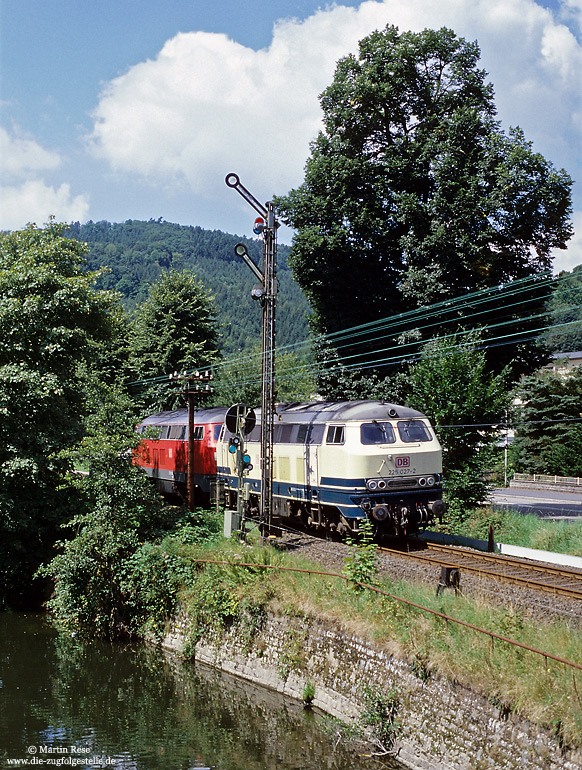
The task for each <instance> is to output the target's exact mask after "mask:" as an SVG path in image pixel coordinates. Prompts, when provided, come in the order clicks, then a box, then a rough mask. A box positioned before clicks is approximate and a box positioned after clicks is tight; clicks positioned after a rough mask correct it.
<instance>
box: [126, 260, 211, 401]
mask: <svg viewBox="0 0 582 770" xmlns="http://www.w3.org/2000/svg"><path fill="white" fill-rule="evenodd" d="M218 339H219V336H218V324H217V321H216V313H215V308H214V303H213V298H212V296H211V295H210V293H209V292H208V291H207V289H206V288H205V287H204V285H203V284H202V282H201V281H199V280H198V278H196V276H195V275H194V273H192V272H190V271H184V272H182V273H179V272H177V271H175V270H170V271H168V272H166V273H163V274H162V276H161V277H160V278H159V279H158V280H157V281H156V282H155V283H154V284H152V286H151V287H150V290H149V294H148V298H147V299H146V301H145V302H143V303H142V304H141V305H139V306H138V308H137V310H136V312H135V315H134V319H133V324H132V333H131V335H130V348H131V354H132V362H133V368H134V371H135V377H136V379H151V378H157V377H160V378H164V379H165V378H167V376H168V375H169V374H171V373H172V372H174V371H178V372H182V371H184V370H190V369H193V368H196V367H204V366H209V365H210V364H211V363H213V362H214V361H215V360H216V359H217V357H218ZM164 384H165V382H164ZM164 398H165V396H164V392H163V389H162V390H160V389H159V388H154V390H152V391H151V393H150V398H149V402H150V403H151V404H154V403H157V404H158V405H159V406H161V405H162V402H163V400H164Z"/></svg>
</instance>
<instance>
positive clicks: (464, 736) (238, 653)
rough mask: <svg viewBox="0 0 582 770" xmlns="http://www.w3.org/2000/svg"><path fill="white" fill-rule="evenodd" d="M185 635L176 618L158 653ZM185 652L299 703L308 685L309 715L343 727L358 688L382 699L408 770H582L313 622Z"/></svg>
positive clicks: (177, 647)
mask: <svg viewBox="0 0 582 770" xmlns="http://www.w3.org/2000/svg"><path fill="white" fill-rule="evenodd" d="M189 628H190V624H189V620H188V618H187V617H186V616H185V615H180V616H178V617H177V618H176V620H175V622H174V624H173V625H172V627H171V628H170V629H169V631H168V633H167V634H166V636H165V638H164V640H163V643H162V644H163V646H164V647H165V648H167V649H171V650H173V651H175V652H177V653H178V654H181V655H183V654H184V651H185V649H188V637H189ZM189 651H191V650H189ZM193 651H194V658H195V659H196V660H198V661H202V662H204V663H206V664H209V665H211V666H215V667H217V668H220V669H222V670H224V671H228V672H229V673H231V674H234V675H236V676H239V677H242V678H243V679H246V680H249V681H252V682H257V683H260V684H262V685H265V686H267V687H270V688H273V689H274V690H276V691H277V692H280V693H283V694H285V695H288V696H291V697H293V698H298V699H300V700H301V699H303V695H304V691H305V686H306V684H307V683H309V684H310V685H312V686H313V688H314V697H313V705H314V706H315V707H318V708H320V709H322V710H323V711H325V712H327V713H328V714H331V715H332V716H335V717H337V718H339V719H342V720H344V721H349V720H351V719H355V718H357V716H358V715H359V714H361V713H362V710H363V698H362V686H363V685H364V684H365V683H367V684H369V685H371V686H378V687H381V688H382V690H383V691H384V692H385V693H389V692H392V693H393V694H395V695H396V697H397V699H398V701H397V702H398V705H397V709H396V729H395V732H394V735H395V742H394V746H393V749H394V753H395V755H397V757H398V759H399V760H400V761H401V762H402V763H404V764H405V765H407V766H408V767H410V768H412V769H413V770H489V769H490V768H491V769H494V770H582V751H576V752H573V751H564V750H562V749H561V748H560V746H559V744H558V741H557V740H556V739H555V738H554V737H553V736H552V735H551V734H550V733H549V731H543V730H540V729H539V728H538V727H537V726H535V725H532V724H530V723H529V722H527V721H523V720H520V719H519V718H517V717H515V716H514V715H511V714H510V715H505V714H503V713H501V712H500V711H499V709H497V708H496V707H495V706H494V705H492V704H491V703H489V701H488V700H487V699H486V698H484V697H482V696H480V695H478V694H476V693H473V692H471V691H470V690H468V689H466V688H464V687H461V686H460V685H456V684H454V683H452V682H450V681H448V680H445V679H442V678H438V677H434V676H433V677H430V678H429V679H428V680H423V679H422V678H420V677H419V676H417V675H416V674H414V673H413V672H412V671H411V668H410V666H409V665H408V664H407V663H405V662H403V661H401V660H399V659H397V658H395V657H393V656H391V655H390V654H389V653H387V652H386V651H384V650H382V649H379V648H376V647H375V646H374V645H373V644H371V643H369V642H364V641H362V640H361V639H358V638H357V637H355V636H350V635H346V634H345V633H343V632H342V631H341V630H340V629H339V628H337V627H333V626H331V625H329V624H327V623H323V622H321V621H318V620H313V619H305V618H297V617H287V616H269V617H268V618H265V619H264V622H263V623H262V626H261V627H260V628H257V626H256V624H254V625H253V624H248V625H245V624H244V623H243V624H241V625H237V626H234V627H233V628H232V629H231V630H230V631H229V632H227V633H226V634H225V636H223V637H221V639H220V641H217V642H212V641H205V640H202V641H200V642H198V643H197V644H196V645H195V648H193Z"/></svg>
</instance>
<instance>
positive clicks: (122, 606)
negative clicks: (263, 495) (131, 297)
mask: <svg viewBox="0 0 582 770" xmlns="http://www.w3.org/2000/svg"><path fill="white" fill-rule="evenodd" d="M87 391H88V397H89V399H90V401H91V406H92V409H91V413H90V415H89V417H88V419H87V421H86V432H85V435H84V436H83V438H82V440H81V441H80V442H79V443H78V444H77V446H75V447H74V448H73V449H72V450H71V451H70V454H71V457H72V458H73V459H74V460H75V462H76V464H81V465H82V466H83V467H84V468H85V469H86V473H85V474H84V475H73V476H72V477H71V478H70V480H69V481H70V484H71V486H72V488H74V490H75V493H76V495H77V504H76V506H75V510H74V516H73V517H72V518H71V519H70V520H69V521H67V522H65V523H64V525H63V526H64V529H65V531H67V532H68V533H71V534H70V536H69V537H68V538H67V539H66V540H64V541H63V542H61V543H59V553H58V554H57V555H56V556H54V558H53V559H52V561H51V562H50V563H49V564H46V565H45V566H43V567H42V568H41V572H42V574H44V575H46V576H48V577H50V578H51V579H52V581H53V583H54V593H53V596H52V598H51V600H50V601H49V603H48V606H49V609H50V610H51V611H52V612H53V615H54V617H55V618H56V619H57V621H58V622H59V623H60V624H61V625H62V626H64V627H65V628H68V629H69V630H75V631H80V632H82V633H87V634H89V635H91V636H99V637H105V638H110V639H111V638H114V637H116V636H119V635H132V634H133V633H135V631H136V626H137V625H138V624H139V622H140V621H143V620H144V614H145V615H147V612H146V613H144V611H143V610H144V604H147V603H148V602H149V601H150V599H151V598H152V596H153V595H154V594H155V598H156V600H157V601H156V606H155V607H148V609H149V610H151V616H152V617H153V616H154V614H155V613H156V612H159V611H160V610H161V611H162V613H163V612H164V610H166V609H169V604H168V602H170V601H171V600H170V598H169V594H170V593H171V590H172V587H173V583H172V578H171V575H169V573H168V569H167V567H168V565H167V564H166V563H165V561H164V558H163V554H162V553H161V552H160V551H159V550H158V549H156V548H153V547H151V546H150V545H148V544H147V543H144V541H146V540H148V539H149V538H151V537H152V536H153V535H154V534H155V533H157V532H159V531H161V530H162V529H163V525H164V524H167V523H168V522H169V521H171V518H172V517H171V515H169V514H167V513H165V512H164V511H163V509H162V502H161V499H160V498H159V497H158V495H157V493H156V492H155V490H154V487H153V486H152V485H151V483H150V481H149V479H148V478H147V476H146V475H145V474H144V473H143V470H142V469H141V468H139V467H137V466H136V465H134V464H133V463H132V457H133V453H134V452H135V451H136V450H137V445H138V443H139V438H138V437H137V436H136V433H135V431H134V428H133V426H134V425H135V414H134V408H135V407H134V405H133V404H132V402H131V400H130V399H129V398H128V397H127V395H126V394H125V393H124V392H123V391H122V389H121V388H119V387H118V386H115V385H108V384H106V383H103V382H102V381H101V380H99V378H97V377H89V378H88V382H87Z"/></svg>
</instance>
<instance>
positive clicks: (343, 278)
mask: <svg viewBox="0 0 582 770" xmlns="http://www.w3.org/2000/svg"><path fill="white" fill-rule="evenodd" d="M479 55H480V51H479V47H478V45H477V43H468V42H466V41H465V40H463V39H462V38H458V37H456V35H455V34H454V33H453V32H452V31H451V30H448V29H441V30H439V31H434V30H425V31H424V32H421V33H418V34H416V33H412V32H403V33H399V32H398V30H397V28H395V27H393V26H388V27H386V29H385V30H383V31H376V32H374V33H373V34H371V35H370V36H369V37H367V38H365V39H364V40H362V41H361V42H360V46H359V56H358V57H356V56H353V55H350V56H347V57H345V58H344V59H341V60H340V61H339V62H338V65H337V68H336V72H335V77H334V80H333V82H332V84H331V85H330V86H329V87H328V88H327V89H326V90H325V91H324V92H323V94H322V97H321V105H322V108H323V114H324V130H323V131H322V132H321V133H320V134H319V136H318V137H317V139H316V140H315V142H314V143H313V144H312V148H311V156H310V158H309V159H308V161H307V165H306V171H305V180H304V182H303V184H302V185H301V186H300V187H298V188H297V189H295V190H292V191H291V192H290V193H289V194H288V195H287V196H286V197H283V198H279V199H277V205H278V209H279V212H280V215H281V217H282V219H283V220H284V221H285V222H286V223H287V224H289V225H291V226H292V227H294V228H295V229H296V231H297V233H296V235H295V238H294V241H293V246H292V249H291V254H290V258H289V264H290V265H291V267H292V269H293V273H294V276H295V279H296V280H297V282H298V283H299V284H300V286H301V287H302V288H303V290H304V291H305V292H306V294H307V297H308V299H309V300H310V302H311V304H312V306H313V308H314V316H313V319H312V320H313V325H314V327H315V329H316V331H317V332H320V333H323V334H329V333H332V332H336V331H338V330H342V329H347V328H350V327H353V326H355V325H359V324H364V323H367V322H372V321H375V320H377V319H378V318H382V317H385V316H387V315H394V314H397V313H399V312H401V311H404V310H410V309H413V308H418V307H422V306H425V305H427V304H430V303H433V302H435V301H436V300H438V301H441V300H445V299H447V298H451V297H458V296H461V295H463V294H465V293H468V292H471V291H475V290H477V289H480V288H484V287H491V286H496V285H499V284H501V283H504V282H507V281H511V280H514V279H518V278H522V277H526V276H537V275H539V274H543V273H544V272H546V271H547V270H549V268H550V265H551V255H550V254H551V250H552V249H553V248H564V247H565V243H566V241H567V240H568V239H569V238H570V237H571V234H572V229H571V225H570V223H569V215H570V212H571V203H570V187H571V184H572V182H571V179H570V178H569V176H568V175H567V174H566V172H565V171H563V170H562V171H556V170H555V169H554V168H553V167H552V165H551V163H549V162H548V161H546V160H545V159H544V158H543V157H542V156H541V155H539V154H537V153H534V152H533V150H532V147H531V144H530V143H529V142H527V141H526V139H525V137H524V135H523V132H522V131H521V130H520V129H518V128H516V129H512V130H511V131H510V132H509V134H508V135H505V134H504V133H503V132H502V130H501V128H500V126H499V124H498V123H497V122H496V121H495V119H494V115H495V106H494V99H493V87H492V85H491V84H487V83H486V82H485V77H486V73H485V72H484V71H483V70H480V69H478V66H477V64H478V59H479ZM544 298H545V292H544V291H541V290H540V291H536V288H535V285H534V286H533V289H532V296H531V301H530V302H529V303H528V305H527V311H526V312H522V313H521V315H522V316H524V318H522V319H521V320H519V321H518V319H519V317H520V312H519V311H517V310H515V309H514V310H511V311H510V310H507V311H504V314H505V317H506V318H508V319H509V318H511V317H514V318H515V325H514V329H513V330H514V331H515V329H517V328H518V326H519V328H521V329H527V328H530V329H533V328H535V327H536V325H539V321H528V320H527V316H532V315H534V314H535V313H536V312H541V311H542V310H543V303H544ZM466 312H469V311H468V308H466V309H465V312H463V311H461V312H460V313H459V317H457V319H456V320H455V321H454V322H451V325H450V327H449V328H450V329H451V330H452V331H454V330H455V328H457V325H458V324H459V323H462V316H463V315H464V314H465V313H466ZM490 315H491V317H494V318H496V319H497V320H499V315H500V312H499V307H498V306H497V305H496V304H495V302H492V304H491V306H490ZM411 326H412V328H414V326H415V322H414V321H413V320H412V321H411ZM418 336H419V341H420V342H422V341H423V340H424V341H426V339H427V336H431V333H429V334H428V335H427V334H423V333H420V334H419V335H418ZM395 342H396V340H393V343H395ZM382 345H383V346H386V345H387V340H386V338H384V339H383V341H382ZM356 347H357V349H359V350H365V349H368V350H370V351H373V350H374V349H376V348H377V347H378V343H377V342H376V343H374V342H371V341H370V340H369V338H368V342H367V347H366V337H365V336H359V337H358V343H357V346H356V345H355V344H352V345H351V346H345V347H344V349H343V352H342V354H341V355H342V356H347V355H350V354H351V353H353V351H354V349H355V348H356ZM543 355H544V353H543V351H540V350H539V349H535V348H533V347H532V346H531V345H529V344H528V343H525V342H524V343H522V345H521V348H520V349H519V350H517V351H516V350H515V346H514V348H513V350H512V349H511V348H500V349H498V350H497V351H496V354H495V358H494V359H492V361H491V362H490V363H492V365H494V366H495V367H496V370H497V371H501V370H502V369H503V368H504V366H505V365H506V364H507V362H508V361H509V360H511V359H518V358H519V359H520V360H519V363H518V364H517V365H516V367H515V368H516V373H517V372H519V371H524V370H525V371H527V370H528V367H531V368H532V369H533V368H535V367H536V366H537V362H538V361H539V360H540V358H543Z"/></svg>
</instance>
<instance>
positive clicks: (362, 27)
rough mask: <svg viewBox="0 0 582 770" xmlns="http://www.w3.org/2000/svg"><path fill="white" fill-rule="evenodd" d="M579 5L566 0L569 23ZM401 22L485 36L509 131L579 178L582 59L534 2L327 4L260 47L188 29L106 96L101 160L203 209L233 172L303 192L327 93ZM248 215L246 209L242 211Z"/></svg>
mask: <svg viewBox="0 0 582 770" xmlns="http://www.w3.org/2000/svg"><path fill="white" fill-rule="evenodd" d="M579 4H580V0H564V3H563V6H562V8H563V12H564V14H565V15H564V17H563V18H564V19H565V18H566V16H568V18H571V16H572V13H574V11H575V8H576V7H577V6H579ZM389 23H390V24H395V25H396V26H398V27H399V28H400V29H401V30H407V29H410V30H413V31H420V30H422V29H424V28H427V27H430V28H437V29H438V28H440V27H442V26H447V27H450V28H452V29H453V30H454V31H455V32H456V33H457V34H459V35H460V36H462V37H465V38H466V39H468V40H477V41H478V42H479V44H480V46H481V50H482V66H483V67H484V68H485V69H486V70H487V71H488V73H489V79H490V81H491V82H493V84H494V86H495V92H496V104H497V107H498V111H499V118H500V119H501V120H502V123H503V126H504V127H505V128H508V127H509V126H510V125H512V126H515V125H520V126H521V127H522V128H523V129H524V131H525V134H526V136H527V138H528V139H530V140H531V141H533V143H534V149H536V150H537V151H539V152H541V153H542V154H543V155H544V156H545V157H546V158H548V159H549V160H551V161H552V162H553V163H554V164H555V165H556V166H557V167H564V168H566V170H567V171H568V172H569V173H570V174H571V175H572V176H573V177H574V178H581V177H582V173H580V172H582V168H581V166H582V159H581V158H580V157H579V155H578V156H577V153H576V150H575V148H576V147H577V146H578V144H579V136H580V130H581V126H580V116H581V110H580V72H581V71H582V51H581V46H580V44H579V43H578V41H577V39H576V37H575V36H574V34H573V33H572V32H571V30H570V28H569V27H568V26H566V25H565V24H563V23H561V22H560V20H559V19H558V17H557V16H555V15H553V14H552V12H551V11H549V10H548V9H545V8H542V7H541V6H539V5H537V4H536V3H535V2H534V0H448V2H447V3H443V2H442V0H367V1H366V2H362V3H361V5H359V6H358V7H357V8H348V7H345V6H341V5H335V4H334V5H332V6H329V7H328V8H326V9H324V10H319V11H317V12H316V13H314V14H313V15H312V16H310V17H309V18H307V19H305V20H304V21H298V20H295V19H287V20H281V21H279V22H278V23H277V24H276V25H275V27H274V30H273V38H272V42H271V44H270V45H269V46H268V47H267V48H264V49H262V50H259V51H255V50H253V49H250V48H248V47H245V46H243V45H240V44H239V43H237V42H236V41H234V40H232V39H230V38H228V37H226V36H225V35H220V34H210V33H204V32H189V33H181V34H178V35H176V36H175V37H174V38H172V39H171V40H169V41H167V43H166V44H165V45H164V47H163V48H162V50H161V51H160V52H159V54H158V55H157V57H156V58H155V59H152V60H148V61H145V62H142V63H139V64H136V65H135V66H133V67H131V68H130V69H129V70H128V72H127V73H125V74H124V75H122V76H120V77H117V78H116V79H115V80H112V81H111V82H109V83H108V84H107V85H106V87H105V88H104V90H103V92H102V94H101V97H100V100H99V103H98V105H97V107H96V109H95V113H94V121H95V123H94V130H93V133H92V136H91V137H90V142H91V145H92V148H93V150H94V152H96V153H97V154H98V155H99V156H100V157H102V158H105V159H106V160H107V161H108V162H109V163H110V164H111V166H112V167H113V168H114V169H116V170H118V171H123V172H130V173H136V174H139V175H143V176H144V177H147V178H149V179H151V180H154V181H155V182H160V180H161V181H162V183H163V184H165V185H168V186H171V185H172V184H173V183H175V182H176V181H181V182H182V183H183V182H184V181H186V182H187V184H188V185H189V186H190V188H191V189H192V191H193V192H194V193H195V194H197V195H201V196H203V197H206V198H208V199H217V198H218V197H219V196H220V195H222V196H223V195H224V181H223V180H224V176H225V174H226V173H228V172H230V171H235V172H237V173H238V174H239V175H240V177H241V180H242V181H243V183H244V184H246V185H248V186H249V188H250V189H260V190H264V191H265V193H266V194H273V193H279V194H284V193H286V192H287V191H288V190H289V189H290V188H291V187H293V186H296V185H298V184H299V183H300V182H301V180H302V177H303V168H304V164H305V161H306V159H307V157H308V155H309V143H310V141H312V140H313V139H314V138H315V137H316V135H317V132H318V130H319V128H320V127H321V111H320V107H319V99H318V95H319V94H320V93H321V91H322V90H323V89H324V88H325V87H326V86H327V85H328V84H329V83H330V82H331V80H332V78H333V73H334V69H335V65H336V62H337V60H338V59H339V58H340V57H342V56H345V55H346V54H348V53H350V52H357V44H358V40H360V39H361V38H362V37H364V36H365V35H367V34H369V33H370V32H371V31H373V30H374V29H381V28H383V27H385V26H386V24H389ZM242 205H243V206H244V205H245V204H244V203H243V204H242Z"/></svg>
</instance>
